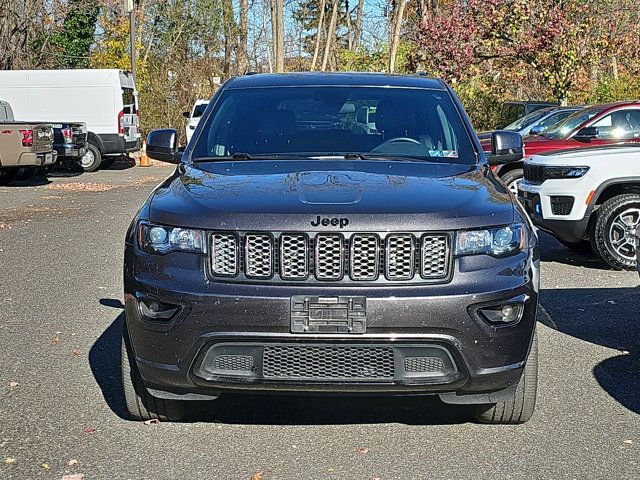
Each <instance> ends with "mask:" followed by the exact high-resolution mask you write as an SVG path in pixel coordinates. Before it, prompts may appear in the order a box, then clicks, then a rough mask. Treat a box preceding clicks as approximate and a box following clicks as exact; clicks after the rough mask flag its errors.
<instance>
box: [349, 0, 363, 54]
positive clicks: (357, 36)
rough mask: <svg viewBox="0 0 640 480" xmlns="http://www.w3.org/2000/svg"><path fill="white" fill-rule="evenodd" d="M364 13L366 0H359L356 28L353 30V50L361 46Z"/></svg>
mask: <svg viewBox="0 0 640 480" xmlns="http://www.w3.org/2000/svg"><path fill="white" fill-rule="evenodd" d="M363 15H364V0H358V7H357V8H356V28H355V31H354V32H353V45H352V47H353V50H356V49H357V48H358V47H359V46H360V42H361V41H362V17H363Z"/></svg>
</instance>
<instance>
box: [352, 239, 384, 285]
mask: <svg viewBox="0 0 640 480" xmlns="http://www.w3.org/2000/svg"><path fill="white" fill-rule="evenodd" d="M372 242H373V245H372ZM358 245H359V247H360V248H358ZM349 249H350V250H349V275H350V276H351V279H352V280H356V281H359V280H360V281H363V280H364V281H373V280H376V279H377V278H378V276H379V275H380V238H379V237H378V236H377V235H376V234H373V233H356V234H354V235H353V236H352V237H351V242H350V245H349ZM363 252H364V253H363ZM362 256H365V257H366V258H364V259H362V258H360V260H364V261H365V262H366V263H364V264H363V262H362V261H360V262H358V261H357V260H356V259H358V258H359V257H362Z"/></svg>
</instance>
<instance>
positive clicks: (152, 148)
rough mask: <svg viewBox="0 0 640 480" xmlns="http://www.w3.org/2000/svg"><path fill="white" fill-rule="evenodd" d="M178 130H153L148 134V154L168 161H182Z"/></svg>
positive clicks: (155, 158)
mask: <svg viewBox="0 0 640 480" xmlns="http://www.w3.org/2000/svg"><path fill="white" fill-rule="evenodd" d="M178 145H179V143H178V132H176V131H175V130H174V129H173V128H164V129H161V130H153V131H151V132H149V135H147V156H148V157H149V158H153V159H154V160H160V161H161V162H168V163H180V159H181V158H182V153H181V152H180V151H179V149H178Z"/></svg>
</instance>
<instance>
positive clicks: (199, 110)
mask: <svg viewBox="0 0 640 480" xmlns="http://www.w3.org/2000/svg"><path fill="white" fill-rule="evenodd" d="M207 105H209V99H208V98H199V99H197V100H196V101H195V103H194V104H193V108H192V109H191V111H190V112H182V116H183V117H184V118H186V119H187V126H186V127H185V129H184V131H185V133H186V135H187V143H189V142H190V141H191V135H193V131H194V130H195V129H196V127H197V126H198V122H199V121H200V118H202V114H203V113H204V111H205V110H206V109H207Z"/></svg>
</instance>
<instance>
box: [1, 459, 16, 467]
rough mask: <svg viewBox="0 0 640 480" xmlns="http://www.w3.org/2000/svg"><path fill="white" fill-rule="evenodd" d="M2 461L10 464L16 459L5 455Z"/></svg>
mask: <svg viewBox="0 0 640 480" xmlns="http://www.w3.org/2000/svg"><path fill="white" fill-rule="evenodd" d="M4 463H5V464H6V465H11V464H12V463H16V459H15V458H11V457H7V458H5V459H4Z"/></svg>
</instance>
